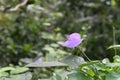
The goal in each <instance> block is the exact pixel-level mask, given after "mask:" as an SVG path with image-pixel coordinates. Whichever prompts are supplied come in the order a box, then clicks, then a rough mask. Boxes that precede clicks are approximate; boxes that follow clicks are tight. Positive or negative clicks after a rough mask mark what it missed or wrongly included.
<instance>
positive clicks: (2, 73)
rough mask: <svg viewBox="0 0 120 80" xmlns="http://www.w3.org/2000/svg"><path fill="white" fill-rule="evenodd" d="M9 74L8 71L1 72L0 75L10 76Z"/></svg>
mask: <svg viewBox="0 0 120 80" xmlns="http://www.w3.org/2000/svg"><path fill="white" fill-rule="evenodd" d="M8 75H9V74H8V73H7V72H0V77H5V76H8Z"/></svg>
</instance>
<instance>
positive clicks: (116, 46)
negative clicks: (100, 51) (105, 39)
mask: <svg viewBox="0 0 120 80" xmlns="http://www.w3.org/2000/svg"><path fill="white" fill-rule="evenodd" d="M112 48H120V45H112V46H109V47H108V49H112Z"/></svg>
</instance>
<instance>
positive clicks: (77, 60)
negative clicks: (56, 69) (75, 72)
mask: <svg viewBox="0 0 120 80" xmlns="http://www.w3.org/2000/svg"><path fill="white" fill-rule="evenodd" d="M62 62H63V63H65V64H68V65H69V66H71V67H78V66H79V65H80V64H82V63H85V61H84V59H83V58H82V57H79V56H75V55H69V56H67V57H65V58H63V59H62Z"/></svg>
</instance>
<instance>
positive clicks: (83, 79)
mask: <svg viewBox="0 0 120 80" xmlns="http://www.w3.org/2000/svg"><path fill="white" fill-rule="evenodd" d="M68 80H92V78H91V77H90V76H88V75H87V74H85V73H84V72H81V71H79V72H74V73H71V74H69V75H68Z"/></svg>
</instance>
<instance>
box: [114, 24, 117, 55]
mask: <svg viewBox="0 0 120 80" xmlns="http://www.w3.org/2000/svg"><path fill="white" fill-rule="evenodd" d="M115 44H116V40H115V27H114V26H113V45H115ZM114 53H115V55H117V50H116V48H114Z"/></svg>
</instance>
